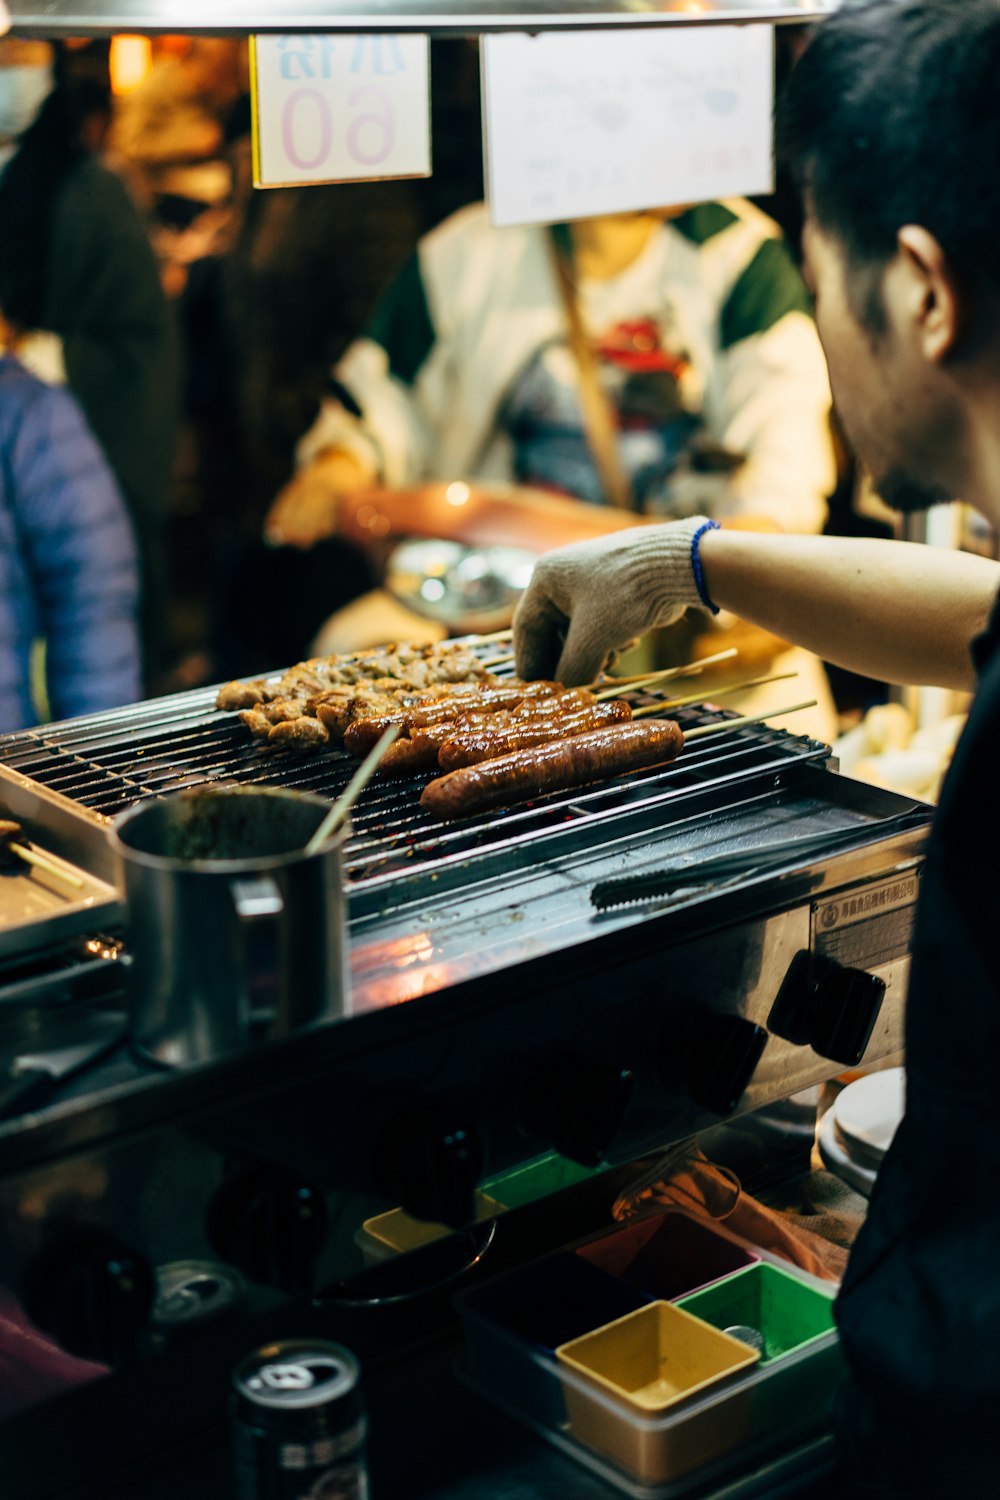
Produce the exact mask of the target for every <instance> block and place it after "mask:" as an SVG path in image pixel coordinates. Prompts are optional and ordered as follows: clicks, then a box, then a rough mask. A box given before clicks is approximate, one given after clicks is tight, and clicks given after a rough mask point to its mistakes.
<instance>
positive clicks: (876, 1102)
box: [830, 1068, 906, 1162]
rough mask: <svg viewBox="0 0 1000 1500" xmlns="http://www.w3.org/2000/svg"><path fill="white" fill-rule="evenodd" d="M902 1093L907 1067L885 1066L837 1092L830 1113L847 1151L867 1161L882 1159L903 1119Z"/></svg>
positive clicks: (903, 1096) (903, 1100)
mask: <svg viewBox="0 0 1000 1500" xmlns="http://www.w3.org/2000/svg"><path fill="white" fill-rule="evenodd" d="M905 1092H906V1070H905V1069H904V1068H886V1069H884V1070H883V1071H882V1072H881V1073H869V1074H868V1076H867V1078H859V1079H857V1080H856V1082H854V1083H849V1084H848V1085H847V1088H846V1089H844V1091H843V1093H842V1094H838V1095H837V1098H836V1099H835V1100H834V1102H833V1106H832V1108H831V1110H830V1113H831V1114H832V1115H833V1116H834V1118H835V1119H836V1121H837V1129H838V1130H839V1131H840V1134H841V1136H842V1137H843V1139H844V1142H845V1144H846V1145H847V1146H848V1148H849V1149H850V1150H852V1151H853V1152H855V1153H857V1152H861V1153H863V1155H864V1159H865V1160H866V1161H868V1162H871V1161H873V1160H874V1161H875V1162H877V1161H879V1160H881V1158H882V1157H883V1156H884V1155H885V1153H886V1151H888V1149H889V1146H890V1144H891V1142H892V1138H893V1136H894V1135H895V1134H896V1128H897V1126H898V1125H899V1122H900V1120H901V1119H902V1118H903V1107H904V1102H905Z"/></svg>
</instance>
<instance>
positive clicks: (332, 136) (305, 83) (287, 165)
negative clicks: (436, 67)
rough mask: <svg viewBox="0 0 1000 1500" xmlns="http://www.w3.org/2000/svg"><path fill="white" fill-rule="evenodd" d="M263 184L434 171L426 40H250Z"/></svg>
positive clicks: (259, 182)
mask: <svg viewBox="0 0 1000 1500" xmlns="http://www.w3.org/2000/svg"><path fill="white" fill-rule="evenodd" d="M250 76H251V90H252V100H253V160H254V186H255V187H291V186H294V185H298V184H301V183H308V182H358V181H364V180H371V179H372V178H376V177H428V176H429V175H430V170H431V138H430V54H429V49H428V42H427V38H426V36H419V35H417V36H414V35H410V34H406V35H403V36H397V35H390V36H383V35H374V34H372V33H365V34H363V35H354V34H350V35H348V34H346V33H344V32H335V33H332V34H327V35H323V36H255V37H253V38H251V70H250Z"/></svg>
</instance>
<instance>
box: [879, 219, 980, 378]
mask: <svg viewBox="0 0 1000 1500" xmlns="http://www.w3.org/2000/svg"><path fill="white" fill-rule="evenodd" d="M896 240H897V244H898V247H899V260H898V262H897V270H898V273H899V274H898V276H897V277H896V278H894V281H895V286H894V293H895V296H896V298H897V303H896V306H897V311H899V312H901V313H902V315H903V316H904V317H907V318H909V320H910V322H911V326H912V327H913V329H914V331H915V333H916V336H917V338H918V339H919V341H920V345H921V348H922V350H923V353H924V356H925V358H927V359H929V360H932V361H934V362H935V363H936V362H939V361H941V360H944V359H947V358H948V357H949V355H952V354H954V352H955V349H956V346H957V345H958V344H959V343H960V342H961V340H962V336H963V334H964V333H965V330H966V326H967V319H968V299H967V297H966V294H965V292H964V290H963V288H962V287H961V285H960V284H959V281H958V278H957V277H956V275H955V270H954V267H953V266H952V264H951V262H950V261H949V259H948V257H947V255H946V254H945V252H944V250H943V249H942V247H941V245H940V243H939V241H938V240H936V239H935V238H934V236H933V235H932V234H931V233H930V232H929V231H928V230H926V229H924V228H922V226H921V225H919V224H904V225H903V227H902V228H901V229H900V230H899V233H898V234H897V236H896Z"/></svg>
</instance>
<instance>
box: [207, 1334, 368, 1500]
mask: <svg viewBox="0 0 1000 1500" xmlns="http://www.w3.org/2000/svg"><path fill="white" fill-rule="evenodd" d="M233 1420H234V1428H235V1434H234V1436H235V1447H236V1494H237V1497H238V1500H367V1496H368V1467H367V1463H366V1461H365V1439H366V1437H367V1430H368V1423H367V1418H366V1414H365V1406H364V1398H363V1397H362V1394H361V1368H360V1366H359V1364H358V1361H357V1359H356V1358H355V1357H354V1355H353V1354H352V1353H351V1352H350V1350H349V1349H344V1348H343V1347H342V1346H341V1345H340V1344H330V1343H325V1342H323V1341H322V1340H320V1339H316V1340H311V1339H295V1340H289V1341H288V1342H286V1343H280V1344H266V1345H265V1346H264V1347H263V1348H262V1349H257V1350H255V1352H254V1353H253V1354H250V1355H248V1356H247V1358H246V1359H244V1360H242V1361H241V1363H240V1364H239V1365H238V1366H237V1368H236V1370H235V1371H234V1373H233Z"/></svg>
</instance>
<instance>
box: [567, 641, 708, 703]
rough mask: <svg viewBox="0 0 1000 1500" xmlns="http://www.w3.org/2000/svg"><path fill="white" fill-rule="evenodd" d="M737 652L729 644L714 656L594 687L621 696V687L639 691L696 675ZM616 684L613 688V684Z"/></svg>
mask: <svg viewBox="0 0 1000 1500" xmlns="http://www.w3.org/2000/svg"><path fill="white" fill-rule="evenodd" d="M736 654H737V652H736V647H735V646H729V647H727V649H726V650H725V651H717V652H716V653H715V655H714V656H703V657H701V659H700V660H699V661H689V662H687V663H685V665H684V666H682V667H664V668H663V670H662V671H660V672H646V673H644V674H643V675H642V676H641V677H607V678H605V679H604V681H603V682H598V683H592V684H591V687H592V688H595V687H597V688H600V689H602V692H603V690H604V689H605V688H607V690H608V693H607V696H608V697H611V698H617V697H620V692H619V689H620V688H622V687H628V688H630V689H634V690H635V691H637V692H638V691H639V689H640V688H643V687H646V686H647V685H648V684H650V683H654V682H669V681H670V680H671V678H673V677H696V676H697V675H698V673H699V672H701V671H702V670H703V668H705V667H711V666H714V665H715V663H716V662H717V661H728V660H729V658H730V657H732V656H735V655H736ZM612 683H613V684H614V688H613V690H612V688H611V684H612Z"/></svg>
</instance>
